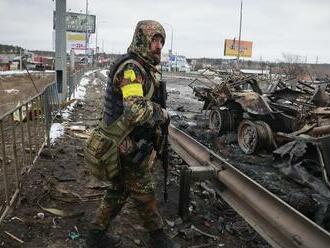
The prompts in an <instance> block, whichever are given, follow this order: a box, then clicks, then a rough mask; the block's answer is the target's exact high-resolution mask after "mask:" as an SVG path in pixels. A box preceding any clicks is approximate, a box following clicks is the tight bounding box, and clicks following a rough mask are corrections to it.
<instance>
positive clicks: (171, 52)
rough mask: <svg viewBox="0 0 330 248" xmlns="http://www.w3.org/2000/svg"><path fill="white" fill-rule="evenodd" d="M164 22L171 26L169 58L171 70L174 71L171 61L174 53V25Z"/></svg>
mask: <svg viewBox="0 0 330 248" xmlns="http://www.w3.org/2000/svg"><path fill="white" fill-rule="evenodd" d="M163 24H165V25H167V26H169V27H170V28H171V49H170V51H169V56H170V57H169V60H170V71H172V62H171V57H172V55H173V26H172V25H171V24H169V23H166V22H164V23H163Z"/></svg>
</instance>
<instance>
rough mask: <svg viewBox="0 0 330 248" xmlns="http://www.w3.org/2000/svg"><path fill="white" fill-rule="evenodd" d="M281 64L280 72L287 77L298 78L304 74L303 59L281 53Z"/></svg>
mask: <svg viewBox="0 0 330 248" xmlns="http://www.w3.org/2000/svg"><path fill="white" fill-rule="evenodd" d="M282 56H283V62H282V63H280V64H279V66H280V68H281V71H282V73H283V74H285V75H286V76H287V77H290V78H292V77H299V76H302V75H303V74H304V73H305V67H304V66H303V58H302V57H301V56H299V55H296V54H290V53H282Z"/></svg>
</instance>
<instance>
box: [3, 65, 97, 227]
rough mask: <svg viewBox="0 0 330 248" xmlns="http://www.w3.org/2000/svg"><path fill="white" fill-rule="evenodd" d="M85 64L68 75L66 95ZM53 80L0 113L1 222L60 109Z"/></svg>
mask: <svg viewBox="0 0 330 248" xmlns="http://www.w3.org/2000/svg"><path fill="white" fill-rule="evenodd" d="M87 70H91V68H84V69H82V70H80V71H77V72H75V73H74V74H72V75H70V76H69V77H68V95H67V99H70V98H71V97H72V96H74V91H75V90H76V88H77V86H78V84H79V82H80V79H81V78H82V76H83V74H84V73H85V72H86V71H87ZM60 111H61V110H60V102H59V97H58V93H57V85H56V82H52V83H50V84H48V85H47V86H46V87H45V88H44V90H43V91H42V92H40V93H39V94H37V95H35V96H34V97H32V98H30V99H28V100H26V101H25V102H23V103H21V104H19V105H18V106H16V108H15V109H12V110H10V111H8V112H7V113H5V114H3V115H1V116H0V165H1V168H0V178H1V179H0V223H1V222H2V221H3V219H4V217H5V216H6V214H7V212H8V210H9V209H10V207H11V206H12V205H13V203H14V202H15V199H16V198H17V196H18V193H19V190H20V187H21V183H22V178H23V176H24V175H26V174H27V173H29V171H30V170H31V169H32V167H33V164H34V163H35V162H36V160H37V158H38V156H39V154H40V152H41V151H42V149H43V147H44V146H45V144H48V147H49V145H50V144H49V141H50V138H49V135H50V133H49V132H50V128H51V125H52V122H53V120H54V118H55V116H56V115H57V114H58V113H60Z"/></svg>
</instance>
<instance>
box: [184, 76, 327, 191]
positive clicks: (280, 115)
mask: <svg viewBox="0 0 330 248" xmlns="http://www.w3.org/2000/svg"><path fill="white" fill-rule="evenodd" d="M212 72H213V74H211V73H202V74H201V77H199V78H196V79H195V80H193V81H192V82H191V83H190V87H191V88H192V89H193V92H194V94H195V96H196V97H197V98H198V100H200V101H203V102H204V105H203V110H207V111H209V116H208V118H209V119H208V122H209V128H210V129H211V130H213V131H215V132H217V133H218V135H220V136H221V135H224V134H226V133H228V132H233V133H236V134H237V142H238V144H239V147H240V149H241V150H242V151H243V152H244V153H246V154H253V153H257V152H259V151H262V150H266V151H268V152H273V154H274V155H275V156H278V157H281V158H282V159H283V158H285V159H287V160H289V162H290V163H291V164H293V163H300V162H302V161H304V160H306V157H308V159H307V160H308V161H309V162H311V163H315V164H318V166H309V167H310V168H309V169H313V170H314V171H313V172H312V173H314V174H319V175H321V176H323V178H324V180H325V182H326V183H327V185H328V186H329V187H330V183H329V179H330V177H329V176H328V175H330V155H329V153H330V107H328V106H330V96H329V82H318V83H316V82H303V81H299V80H296V79H286V80H282V79H279V80H277V81H273V82H271V81H268V82H267V81H266V82H265V81H260V80H259V79H258V77H257V76H254V75H252V76H245V75H242V74H240V73H238V74H235V73H229V74H227V75H222V74H219V73H217V72H216V71H212ZM261 86H263V87H261ZM288 144H290V145H288ZM297 144H299V145H297ZM301 144H304V145H301ZM312 167H313V168H312ZM305 168H307V167H306V166H305Z"/></svg>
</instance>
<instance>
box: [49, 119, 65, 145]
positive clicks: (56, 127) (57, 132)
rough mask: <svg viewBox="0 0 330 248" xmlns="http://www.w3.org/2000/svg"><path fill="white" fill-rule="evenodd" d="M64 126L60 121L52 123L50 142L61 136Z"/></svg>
mask: <svg viewBox="0 0 330 248" xmlns="http://www.w3.org/2000/svg"><path fill="white" fill-rule="evenodd" d="M63 134H64V126H63V125H62V124H61V123H53V124H52V126H51V127H50V134H49V137H50V144H54V143H55V141H56V139H57V138H59V137H61V136H63Z"/></svg>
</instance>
